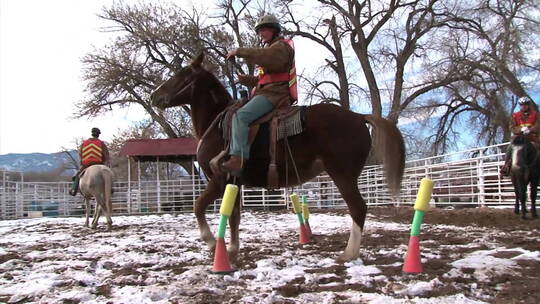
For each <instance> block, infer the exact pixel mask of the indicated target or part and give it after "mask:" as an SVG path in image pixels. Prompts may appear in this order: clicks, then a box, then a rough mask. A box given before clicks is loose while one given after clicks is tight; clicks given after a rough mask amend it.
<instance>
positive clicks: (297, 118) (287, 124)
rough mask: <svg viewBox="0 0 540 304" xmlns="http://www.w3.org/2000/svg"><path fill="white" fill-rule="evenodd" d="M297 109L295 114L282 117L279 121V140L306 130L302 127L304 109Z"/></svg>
mask: <svg viewBox="0 0 540 304" xmlns="http://www.w3.org/2000/svg"><path fill="white" fill-rule="evenodd" d="M303 110H304V109H303V108H302V109H300V111H296V112H295V113H294V114H293V115H291V116H288V117H285V118H283V119H280V120H279V121H278V131H277V140H280V139H283V138H285V137H289V136H293V135H297V134H300V133H302V131H304V129H303V127H302V111H303Z"/></svg>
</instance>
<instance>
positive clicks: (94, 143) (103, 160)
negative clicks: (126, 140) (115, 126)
mask: <svg viewBox="0 0 540 304" xmlns="http://www.w3.org/2000/svg"><path fill="white" fill-rule="evenodd" d="M91 132H92V137H91V138H89V139H87V140H85V141H83V143H82V144H81V146H80V147H79V159H80V160H81V168H80V169H79V172H77V174H75V176H73V178H72V180H73V183H72V185H71V190H70V191H69V194H71V195H73V196H75V195H77V190H79V176H80V174H81V172H83V171H84V169H86V168H88V167H90V166H91V165H98V164H100V165H103V164H105V165H107V166H110V159H109V149H107V145H105V142H103V141H102V140H100V139H99V135H100V134H101V131H100V130H99V129H98V128H92V131H91Z"/></svg>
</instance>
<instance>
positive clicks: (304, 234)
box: [300, 224, 309, 245]
mask: <svg viewBox="0 0 540 304" xmlns="http://www.w3.org/2000/svg"><path fill="white" fill-rule="evenodd" d="M307 243H309V232H308V231H307V228H306V225H305V224H301V225H300V244H302V245H303V244H307Z"/></svg>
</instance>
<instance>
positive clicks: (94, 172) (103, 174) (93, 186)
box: [79, 165, 113, 230]
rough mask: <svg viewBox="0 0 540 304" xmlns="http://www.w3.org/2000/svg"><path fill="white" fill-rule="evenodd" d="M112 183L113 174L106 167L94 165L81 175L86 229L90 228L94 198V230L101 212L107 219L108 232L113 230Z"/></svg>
mask: <svg viewBox="0 0 540 304" xmlns="http://www.w3.org/2000/svg"><path fill="white" fill-rule="evenodd" d="M112 181H113V172H112V170H111V169H110V168H109V167H107V166H105V165H92V166H90V167H88V168H86V169H85V170H84V171H83V172H82V173H81V177H80V188H79V189H80V191H81V194H82V196H83V198H84V204H85V208H86V222H85V224H84V225H85V226H86V227H88V221H89V217H90V201H91V200H92V198H94V199H95V200H96V208H94V219H93V220H92V229H96V227H97V224H98V220H99V217H100V216H101V212H104V213H105V216H106V217H107V226H108V227H107V228H108V230H111V229H112V219H111V213H112V202H111V196H112Z"/></svg>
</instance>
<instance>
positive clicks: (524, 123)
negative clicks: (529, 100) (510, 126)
mask: <svg viewBox="0 0 540 304" xmlns="http://www.w3.org/2000/svg"><path fill="white" fill-rule="evenodd" d="M512 116H513V118H514V121H515V122H516V125H517V126H518V127H532V126H533V125H534V124H535V123H536V117H537V116H538V112H536V111H530V112H529V115H528V116H527V117H526V118H525V116H524V115H523V113H522V112H517V113H514V114H513V115H512Z"/></svg>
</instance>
